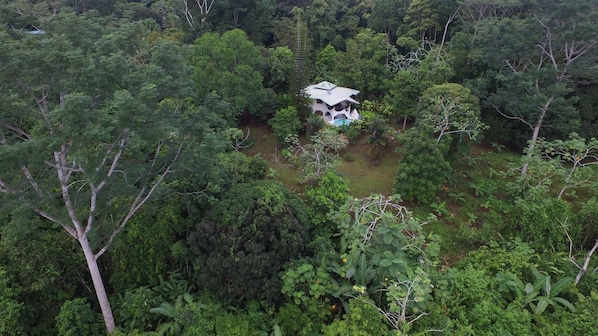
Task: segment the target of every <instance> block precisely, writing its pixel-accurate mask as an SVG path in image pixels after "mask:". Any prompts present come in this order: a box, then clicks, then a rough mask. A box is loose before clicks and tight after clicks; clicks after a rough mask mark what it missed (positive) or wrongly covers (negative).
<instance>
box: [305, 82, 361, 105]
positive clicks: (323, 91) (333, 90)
mask: <svg viewBox="0 0 598 336" xmlns="http://www.w3.org/2000/svg"><path fill="white" fill-rule="evenodd" d="M305 92H306V93H307V94H308V95H309V98H311V99H320V100H321V101H323V102H325V103H326V104H328V105H330V106H334V105H336V104H338V103H340V102H342V101H348V102H351V103H355V104H359V102H358V101H356V100H355V99H353V98H351V96H354V95H357V94H358V93H359V90H355V89H350V88H346V87H342V86H336V85H335V84H332V83H330V82H327V81H323V82H320V83H318V84H315V85H310V86H308V87H306V88H305Z"/></svg>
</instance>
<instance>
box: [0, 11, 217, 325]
mask: <svg viewBox="0 0 598 336" xmlns="http://www.w3.org/2000/svg"><path fill="white" fill-rule="evenodd" d="M69 22H77V25H78V26H79V27H88V28H89V29H93V33H92V34H95V35H96V42H95V43H91V41H89V40H82V39H79V36H78V32H77V31H73V30H69V29H68V27H69V24H68V23H69ZM65 26H66V27H67V29H65V28H64V27H65ZM105 27H106V26H102V25H100V24H99V23H98V22H97V20H95V19H94V18H93V17H89V16H82V17H74V16H72V15H58V16H56V17H55V18H54V19H53V20H52V21H51V22H50V24H49V25H48V28H47V30H46V33H45V34H42V35H35V36H26V37H24V38H22V39H12V38H10V37H7V36H5V35H3V36H2V40H3V43H2V46H3V47H2V51H1V52H0V53H1V54H2V56H3V57H2V58H1V59H2V63H1V64H0V66H1V67H2V76H3V78H2V81H1V82H2V86H3V91H4V92H9V93H10V96H9V97H7V99H4V101H2V102H0V103H3V104H4V106H3V107H2V109H0V110H1V113H2V115H1V119H0V120H1V122H0V126H1V127H0V139H1V145H0V155H2V157H3V160H2V163H1V165H2V169H1V173H0V191H1V192H2V193H3V194H4V196H3V198H7V199H12V200H14V201H16V202H19V204H21V205H25V206H27V207H29V208H30V209H32V210H33V211H34V212H35V213H37V215H38V216H39V217H41V218H44V219H46V220H49V221H50V222H52V223H54V224H55V225H56V226H57V227H61V228H63V229H64V230H65V232H66V233H68V234H69V235H70V236H71V237H72V238H74V239H76V240H77V242H78V244H79V246H80V248H81V252H82V253H83V254H84V256H85V260H86V264H87V267H88V269H89V272H90V275H91V278H92V280H93V286H94V291H95V294H96V296H97V299H98V301H99V304H100V307H101V310H102V315H103V317H104V322H105V325H106V329H107V331H108V332H112V331H113V330H114V329H115V323H114V318H113V315H112V310H111V307H110V303H109V301H108V293H107V292H106V289H105V287H104V280H103V278H102V275H101V271H100V267H99V265H98V258H99V257H101V256H102V255H103V254H104V253H105V252H106V251H107V249H108V248H109V247H110V245H111V244H112V243H113V241H114V240H115V238H116V237H117V235H118V234H119V233H120V232H121V231H122V230H123V228H124V227H125V225H126V224H127V222H129V220H130V219H131V218H132V217H133V215H134V214H135V213H136V212H137V211H138V210H139V209H140V208H141V207H142V206H143V205H144V204H145V203H146V202H147V201H148V200H149V199H150V197H152V196H153V195H154V194H155V193H156V191H157V190H158V187H160V186H161V185H162V184H163V183H164V182H165V181H166V180H167V178H168V177H169V175H171V174H172V173H173V172H174V171H175V166H176V165H177V164H178V163H179V162H180V161H181V158H182V155H183V154H184V152H185V150H186V149H190V145H191V144H192V143H194V142H195V141H197V140H200V139H201V138H202V135H203V134H205V132H206V130H205V129H201V128H202V127H203V126H204V125H205V122H202V121H200V120H197V119H198V118H199V117H200V115H199V114H200V113H199V112H198V111H197V109H195V108H193V106H192V105H190V104H189V103H185V102H184V101H183V100H182V98H181V97H182V96H184V95H186V94H187V92H186V91H185V90H186V89H185V88H186V87H187V86H188V85H189V82H188V81H187V80H185V79H184V77H182V78H181V77H180V76H181V75H182V74H184V73H185V72H187V71H185V65H184V63H183V61H184V58H183V55H184V53H185V51H184V50H183V49H182V48H181V47H180V46H178V45H176V44H174V43H172V42H166V41H162V40H160V39H158V40H152V41H153V42H152V43H151V44H150V43H148V39H146V38H144V37H145V36H146V35H147V34H148V31H146V29H145V28H144V26H143V25H142V24H131V25H127V24H125V25H122V26H121V27H120V28H119V29H118V30H114V31H110V30H109V29H107V28H105ZM104 33H106V34H104ZM204 114H205V113H204ZM201 117H206V118H208V117H207V116H201ZM198 127H199V128H200V129H198ZM200 141H201V140H200ZM208 147H210V146H208ZM194 154H195V155H197V156H201V154H200V153H194ZM5 204H8V203H5Z"/></svg>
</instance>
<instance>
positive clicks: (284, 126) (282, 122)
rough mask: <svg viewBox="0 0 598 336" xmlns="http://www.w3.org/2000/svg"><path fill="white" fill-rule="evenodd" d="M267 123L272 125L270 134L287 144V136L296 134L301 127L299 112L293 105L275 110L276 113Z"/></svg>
mask: <svg viewBox="0 0 598 336" xmlns="http://www.w3.org/2000/svg"><path fill="white" fill-rule="evenodd" d="M268 124H270V126H271V127H272V134H273V135H274V136H275V137H276V139H278V141H279V142H280V143H281V144H283V145H288V143H287V142H286V139H287V137H288V136H290V135H298V134H299V131H301V129H302V128H303V126H302V125H301V119H299V113H298V112H297V109H296V108H294V107H293V106H289V107H287V108H284V109H281V110H279V111H278V112H276V115H275V116H274V118H272V119H270V120H269V121H268Z"/></svg>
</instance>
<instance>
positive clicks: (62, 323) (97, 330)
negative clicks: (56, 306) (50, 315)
mask: <svg viewBox="0 0 598 336" xmlns="http://www.w3.org/2000/svg"><path fill="white" fill-rule="evenodd" d="M100 320H101V319H100V318H99V317H98V316H97V314H96V313H94V312H93V310H92V309H91V306H90V305H89V303H87V299H85V298H77V299H73V300H69V301H66V302H65V303H64V304H63V305H62V308H60V314H58V316H56V327H57V328H58V335H61V336H76V335H100V334H102V329H103V326H102V323H98V322H99V321H100Z"/></svg>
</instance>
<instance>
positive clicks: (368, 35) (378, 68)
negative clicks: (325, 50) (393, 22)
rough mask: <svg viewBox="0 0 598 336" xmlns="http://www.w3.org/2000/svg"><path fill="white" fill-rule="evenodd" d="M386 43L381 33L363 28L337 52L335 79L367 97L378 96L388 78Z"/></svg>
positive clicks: (387, 46) (387, 50) (387, 48)
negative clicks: (345, 46)
mask: <svg viewBox="0 0 598 336" xmlns="http://www.w3.org/2000/svg"><path fill="white" fill-rule="evenodd" d="M388 61H389V44H388V42H387V41H386V36H385V35H384V34H382V33H374V32H373V31H372V30H371V29H365V30H364V31H362V32H360V33H359V34H357V36H355V38H353V39H350V40H348V41H347V51H346V52H338V53H337V55H336V63H335V68H334V74H335V78H338V79H339V81H340V83H341V84H342V85H346V86H350V87H354V88H357V89H358V90H360V91H361V92H362V96H363V97H365V98H366V99H369V98H370V97H372V96H373V97H376V96H380V95H381V94H382V92H383V91H384V89H385V79H387V78H389V75H390V71H389V68H388V67H387V64H388Z"/></svg>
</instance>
